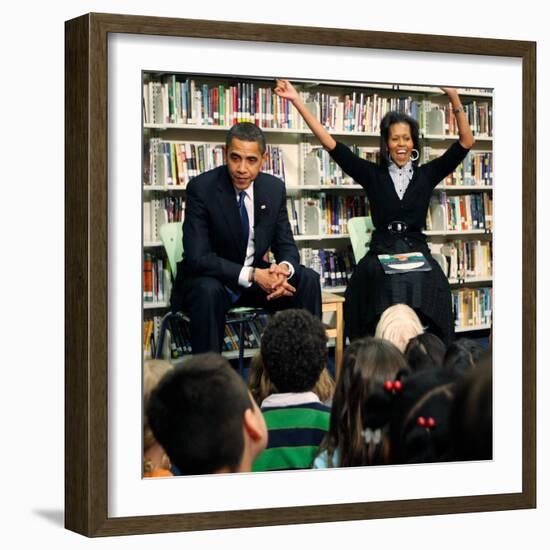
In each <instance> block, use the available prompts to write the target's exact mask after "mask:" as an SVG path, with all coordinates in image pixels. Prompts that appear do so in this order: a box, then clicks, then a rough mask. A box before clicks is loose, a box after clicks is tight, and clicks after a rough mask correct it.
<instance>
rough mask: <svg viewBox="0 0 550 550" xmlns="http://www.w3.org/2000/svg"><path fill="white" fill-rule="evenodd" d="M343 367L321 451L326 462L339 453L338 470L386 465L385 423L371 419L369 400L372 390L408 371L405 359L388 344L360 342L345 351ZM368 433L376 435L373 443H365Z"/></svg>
mask: <svg viewBox="0 0 550 550" xmlns="http://www.w3.org/2000/svg"><path fill="white" fill-rule="evenodd" d="M342 363H343V364H342V370H341V371H340V377H339V379H338V382H337V384H336V390H335V392H334V399H333V401H332V411H331V417H330V429H329V434H328V436H327V437H326V439H325V443H324V444H323V446H322V447H323V449H327V450H328V454H329V459H330V457H331V456H332V454H333V452H334V451H335V450H336V449H338V453H339V465H340V466H365V465H368V464H380V463H386V462H387V456H388V449H387V438H386V436H385V434H384V433H382V432H383V431H384V429H385V424H386V421H385V420H381V421H379V420H378V419H379V416H378V415H372V417H371V415H370V412H369V410H368V408H369V407H368V399H369V397H370V395H371V389H372V388H373V387H375V386H378V385H380V386H383V385H384V382H386V381H392V380H394V378H395V375H396V374H397V372H398V371H399V370H401V369H406V368H407V365H406V362H405V358H404V357H403V354H402V353H401V352H400V351H399V350H398V349H397V348H396V347H395V346H394V345H393V344H392V343H391V342H388V341H387V340H381V339H378V338H362V339H359V340H355V341H354V342H353V343H352V344H350V345H349V346H348V347H347V348H346V351H345V353H344V359H343V362H342ZM375 417H376V419H375ZM371 418H372V422H371ZM367 430H369V433H371V432H372V433H373V436H374V434H376V436H374V437H373V438H372V441H366V440H365V431H367ZM379 438H381V439H379ZM367 439H370V437H367Z"/></svg>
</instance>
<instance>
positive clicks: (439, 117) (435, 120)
mask: <svg viewBox="0 0 550 550" xmlns="http://www.w3.org/2000/svg"><path fill="white" fill-rule="evenodd" d="M302 100H303V101H304V102H305V104H306V106H307V108H308V109H309V110H310V111H311V112H312V113H313V114H314V115H315V116H316V117H317V118H318V119H319V120H320V122H321V124H323V126H324V127H325V128H326V129H327V130H329V131H335V132H342V133H346V132H361V133H371V134H379V133H380V124H381V121H382V119H383V117H384V115H385V114H386V113H387V112H388V111H397V112H402V113H406V114H408V115H409V116H411V117H412V118H414V119H415V120H417V121H418V126H419V128H420V131H421V133H422V134H425V135H457V133H458V126H457V124H456V118H455V115H454V113H453V107H452V105H451V103H450V102H449V103H445V104H441V103H435V102H432V101H431V100H429V99H421V100H418V99H415V98H413V97H412V96H406V97H387V96H384V95H379V94H377V93H374V94H371V95H369V94H365V93H364V92H352V93H351V94H346V95H344V96H343V97H342V96H340V95H331V94H327V93H321V92H315V93H311V92H310V93H302ZM463 106H464V112H465V113H466V117H467V118H468V123H469V124H470V127H471V129H472V132H473V133H474V134H475V135H477V136H484V137H491V136H492V135H493V121H492V118H493V113H492V106H491V103H490V102H489V101H476V100H473V101H471V102H465V103H464V104H463Z"/></svg>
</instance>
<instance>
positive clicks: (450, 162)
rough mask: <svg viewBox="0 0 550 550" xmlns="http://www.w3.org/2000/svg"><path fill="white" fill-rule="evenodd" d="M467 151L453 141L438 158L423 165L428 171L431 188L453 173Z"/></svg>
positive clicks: (457, 142)
mask: <svg viewBox="0 0 550 550" xmlns="http://www.w3.org/2000/svg"><path fill="white" fill-rule="evenodd" d="M469 151H470V150H469V149H466V148H465V147H462V145H460V142H459V141H455V142H454V143H453V144H452V145H451V146H450V147H449V148H448V149H447V150H446V151H445V152H444V153H443V154H442V155H441V156H440V157H437V158H436V159H434V160H431V161H430V162H428V163H427V164H425V165H424V169H425V170H428V171H429V174H430V175H429V178H430V181H431V182H432V184H433V187H435V186H436V185H437V184H438V183H439V182H440V181H441V180H443V179H444V178H446V177H447V176H448V175H449V174H451V173H452V172H454V171H455V169H456V167H457V166H458V165H459V164H460V163H461V162H462V161H463V160H464V158H465V157H466V155H467V154H468V152H469Z"/></svg>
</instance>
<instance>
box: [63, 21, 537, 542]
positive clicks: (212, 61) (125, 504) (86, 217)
mask: <svg viewBox="0 0 550 550" xmlns="http://www.w3.org/2000/svg"><path fill="white" fill-rule="evenodd" d="M65 37H66V104H65V105H66V107H65V109H66V111H65V113H66V122H65V125H66V133H65V146H66V153H65V159H66V160H65V169H66V181H65V190H66V191H65V198H66V201H65V220H66V221H65V224H66V225H65V227H66V245H65V246H66V255H65V262H66V280H65V284H66V344H65V346H66V366H65V369H66V370H65V383H66V390H65V391H66V393H65V434H66V442H65V445H66V455H65V468H66V488H65V495H66V497H65V503H66V510H65V522H66V527H67V528H68V529H71V530H73V531H76V532H78V533H81V534H84V535H86V536H106V535H120V534H139V533H152V532H167V531H183V530H200V529H219V528H237V527H250V526H263V525H281V524H295V523H313V522H325V521H344V520H358V519H371V518H387V517H399V516H414V515H426V514H446V513H462V512H474V511H490V510H507V509H519V508H532V507H534V506H535V505H536V463H535V461H536V441H535V434H536V414H535V411H536V407H535V395H536V379H535V372H536V369H535V367H536V364H535V361H536V353H535V351H536V345H535V344H536V342H535V320H536V285H535V273H536V269H535V266H536V261H535V259H536V233H535V228H536V217H535V215H536V210H535V205H536V193H535V191H536V158H535V143H536V125H535V120H536V117H535V110H536V107H535V106H536V101H535V100H536V96H535V90H536V76H535V55H536V46H535V43H532V42H519V41H508V40H494V39H481V38H464V37H450V36H436V35H413V34H400V33H385V32H370V31H356V30H342V29H324V28H307V27H290V26H277V25H257V24H244V23H236V22H235V23H232V22H216V21H198V20H184V19H166V18H155V17H139V16H124V15H110V14H88V15H84V16H82V17H79V18H77V19H73V20H71V21H68V22H67V23H66V29H65ZM144 74H149V75H151V74H186V75H226V77H227V78H230V77H232V76H236V77H240V75H243V76H246V77H247V78H251V79H264V80H266V79H267V80H268V79H274V78H276V77H284V78H288V79H289V80H291V81H292V80H296V81H303V82H312V83H333V82H339V83H342V85H344V86H346V87H349V86H353V85H354V84H357V83H379V84H380V85H382V83H395V82H396V81H397V82H399V83H402V84H403V87H404V88H405V87H406V86H409V87H412V86H413V85H414V86H419V87H421V88H422V89H423V90H424V89H425V90H428V89H429V88H427V87H430V86H431V87H437V86H453V87H457V88H460V89H465V88H474V89H476V90H480V89H483V90H490V91H491V92H490V93H491V101H492V110H493V113H492V116H493V121H494V125H493V128H492V136H491V143H492V146H491V151H492V153H493V160H494V168H493V171H494V190H493V197H494V199H493V201H494V211H493V222H494V227H495V238H494V242H493V260H494V261H493V273H494V281H493V289H494V290H493V292H494V301H493V325H492V327H493V330H492V345H493V373H494V386H493V393H494V399H493V401H494V407H493V411H494V415H493V418H494V422H493V442H494V443H493V445H494V446H493V450H494V452H493V459H492V460H491V461H482V462H460V463H437V464H418V465H398V466H397V465H396V466H383V467H365V468H336V469H332V470H330V471H329V470H322V471H321V470H316V471H313V470H311V471H305V470H302V471H299V472H291V471H289V472H284V471H281V472H274V473H250V474H223V475H209V476H191V477H186V476H183V477H177V478H163V479H143V478H142V439H141V438H142V416H141V415H142V388H141V365H142V360H143V309H142V306H143V303H142V297H143V289H142V280H143V279H142V260H143V248H142V245H143V243H142V236H143V226H142V201H143V198H142V193H143V185H142V182H143V170H142V168H143V160H144V155H145V154H147V153H144V148H143V143H142V133H143V130H144V126H143V124H144V116H143V108H144V103H143V91H144V80H143V79H144ZM149 122H150V123H152V122H151V121H149ZM168 130H169V129H168ZM219 136H220V137H219V138H214V139H213V141H223V139H224V136H225V134H224V132H220V134H219ZM222 136H223V137H222ZM289 143H292V140H291V141H290V142H289ZM442 147H443V146H442ZM436 148H437V147H436ZM520 182H521V184H520ZM287 185H288V183H287ZM520 205H521V207H520ZM519 334H521V337H519V336H518V335H519Z"/></svg>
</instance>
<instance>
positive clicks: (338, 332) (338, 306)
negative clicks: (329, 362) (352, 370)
mask: <svg viewBox="0 0 550 550" xmlns="http://www.w3.org/2000/svg"><path fill="white" fill-rule="evenodd" d="M321 301H322V311H323V313H328V312H335V313H336V323H335V326H334V327H327V329H326V330H327V336H328V337H329V338H335V339H336V350H335V353H334V361H335V373H334V374H335V378H336V380H337V379H338V376H339V374H340V368H341V367H342V356H343V354H344V302H345V298H344V297H343V296H339V295H338V294H332V293H331V292H322V294H321Z"/></svg>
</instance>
